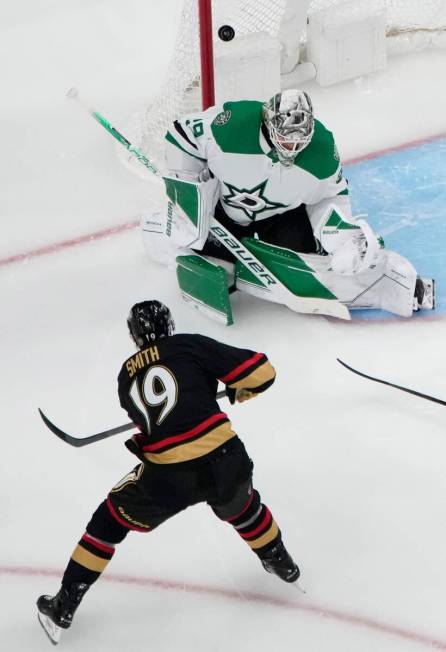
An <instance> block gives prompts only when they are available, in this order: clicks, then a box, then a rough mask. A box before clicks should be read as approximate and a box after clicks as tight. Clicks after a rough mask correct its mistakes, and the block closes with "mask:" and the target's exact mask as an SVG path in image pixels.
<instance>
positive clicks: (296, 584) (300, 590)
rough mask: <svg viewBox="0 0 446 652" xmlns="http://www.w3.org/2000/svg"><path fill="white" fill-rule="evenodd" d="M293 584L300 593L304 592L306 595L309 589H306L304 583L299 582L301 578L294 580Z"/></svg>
mask: <svg viewBox="0 0 446 652" xmlns="http://www.w3.org/2000/svg"><path fill="white" fill-rule="evenodd" d="M291 586H294V588H295V589H296V591H299V593H303V594H304V595H306V593H307V591H306V589H305V588H304V587H303V586H302V584H301V583H300V582H299V580H296V581H295V582H293V583H292V585H291Z"/></svg>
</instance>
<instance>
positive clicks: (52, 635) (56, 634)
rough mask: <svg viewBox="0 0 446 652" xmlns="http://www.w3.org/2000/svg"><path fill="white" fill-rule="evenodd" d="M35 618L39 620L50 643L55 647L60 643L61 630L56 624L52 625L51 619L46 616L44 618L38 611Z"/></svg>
mask: <svg viewBox="0 0 446 652" xmlns="http://www.w3.org/2000/svg"><path fill="white" fill-rule="evenodd" d="M37 618H38V619H39V623H40V624H41V625H42V627H43V629H44V631H45V634H46V635H47V636H48V638H49V639H50V641H51V643H52V644H53V645H57V644H58V643H59V641H60V635H61V633H62V629H61V628H60V627H58V625H56V623H53V621H52V620H51V618H48V616H45V614H42V613H40V611H39V612H38V614H37Z"/></svg>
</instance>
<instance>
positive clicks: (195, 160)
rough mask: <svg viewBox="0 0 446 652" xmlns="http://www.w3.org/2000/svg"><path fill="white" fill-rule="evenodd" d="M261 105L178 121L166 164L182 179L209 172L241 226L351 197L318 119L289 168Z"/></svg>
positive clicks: (229, 106)
mask: <svg viewBox="0 0 446 652" xmlns="http://www.w3.org/2000/svg"><path fill="white" fill-rule="evenodd" d="M262 110H263V104H262V103H261V102H257V101H240V102H226V103H225V104H224V105H223V106H222V107H211V108H210V109H207V110H206V111H203V112H202V113H197V114H194V115H188V116H184V117H183V118H181V119H179V120H176V121H175V122H174V123H173V125H172V127H171V129H169V131H168V132H167V134H166V141H167V142H166V163H167V166H168V168H169V172H170V173H173V174H177V175H178V176H180V177H184V178H187V176H189V178H193V177H194V176H195V177H197V176H198V175H199V174H200V172H201V171H203V170H204V169H205V168H206V167H207V168H209V171H210V172H211V174H212V175H213V176H214V177H216V178H217V179H218V180H219V181H220V202H221V204H222V206H223V208H224V211H225V212H226V214H227V215H228V216H229V217H230V218H231V219H233V220H235V221H236V222H238V223H239V224H242V225H248V224H250V223H251V222H252V221H254V220H261V219H265V218H267V217H271V216H272V215H277V214H280V213H284V212H286V211H288V210H291V209H293V208H297V207H298V206H300V205H301V204H305V205H308V206H313V205H317V204H319V202H321V201H323V200H327V199H330V198H335V197H337V196H339V195H347V194H348V189H347V182H346V180H345V179H344V178H343V176H342V169H341V165H340V161H339V155H338V152H337V149H336V145H335V142H334V138H333V134H332V133H331V132H330V131H328V130H327V129H326V128H325V127H324V125H323V124H322V123H321V122H319V121H318V120H315V129H314V134H313V137H312V140H311V142H310V143H309V144H308V145H307V147H306V148H305V149H304V150H302V151H301V152H300V153H299V154H298V155H297V156H296V158H295V160H294V163H293V165H291V166H290V167H285V166H284V165H282V164H281V163H280V162H279V160H278V158H277V154H276V151H275V149H274V148H273V146H272V143H271V141H270V140H269V137H268V132H267V128H266V126H265V124H264V122H263V118H262Z"/></svg>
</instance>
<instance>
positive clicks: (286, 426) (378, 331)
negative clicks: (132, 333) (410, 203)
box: [0, 0, 446, 652]
mask: <svg viewBox="0 0 446 652" xmlns="http://www.w3.org/2000/svg"><path fill="white" fill-rule="evenodd" d="M179 5H180V2H179V0H175V1H174V0H168V2H165V3H160V2H155V0H150V1H149V0H145V2H142V0H141V1H138V0H127V2H126V3H122V2H119V1H118V0H103V1H99V0H98V1H96V2H94V3H92V2H91V1H87V0H68V1H67V2H65V3H63V4H62V3H60V2H56V1H55V0H52V1H50V0H46V1H44V0H33V1H31V0H26V1H25V0H16V2H14V3H9V5H8V4H6V3H4V4H3V5H2V6H1V7H0V34H1V39H0V78H1V79H2V101H1V103H0V119H1V122H2V146H1V150H0V152H1V153H0V157H1V159H0V166H1V168H0V171H1V180H2V183H1V188H0V207H1V208H0V210H1V217H0V219H1V233H2V237H1V238H0V263H2V261H4V260H5V259H6V258H8V257H11V256H20V255H21V254H26V252H30V251H33V250H36V249H38V248H41V247H46V246H48V245H50V244H57V243H60V242H62V241H69V240H71V239H73V238H78V237H82V236H85V235H88V234H94V233H96V232H99V231H101V230H107V229H109V228H111V227H113V226H120V225H122V224H125V223H127V222H132V221H135V220H137V219H138V216H139V214H140V212H141V211H144V210H147V209H148V208H150V206H151V205H152V201H155V199H156V198H155V194H154V193H155V191H154V188H153V186H152V185H151V184H149V183H148V182H147V181H144V180H143V179H141V178H138V177H135V176H134V175H132V174H131V173H130V172H129V171H128V170H127V169H126V168H124V167H123V166H122V165H121V163H120V162H119V160H118V158H117V157H116V156H115V145H114V143H113V141H112V140H111V138H110V137H109V136H108V135H107V134H106V133H105V131H103V130H102V129H101V128H100V127H99V126H98V125H97V124H95V123H94V121H93V120H91V118H89V117H88V116H87V115H86V114H84V113H83V112H82V111H79V109H78V108H77V107H76V106H75V105H74V104H73V103H70V102H68V101H67V100H65V98H64V94H65V92H66V91H67V90H68V88H69V87H70V86H73V85H77V86H78V87H79V88H80V90H81V92H82V93H83V94H84V95H85V97H86V98H88V100H89V101H90V102H91V103H92V104H94V106H95V108H97V109H98V110H99V111H101V112H102V113H104V114H105V115H106V117H108V118H109V119H110V120H111V121H112V122H113V123H114V124H115V125H116V126H117V127H118V128H119V127H121V125H125V124H126V122H127V121H128V119H129V116H131V115H132V113H133V112H135V111H138V110H139V109H140V107H141V106H142V105H143V103H144V102H145V101H146V99H148V98H149V97H150V95H151V93H152V92H154V91H155V90H156V88H157V84H158V83H159V81H160V79H161V76H162V73H163V71H164V70H165V66H166V61H167V58H168V57H169V53H170V49H171V47H172V40H173V35H174V33H175V29H176V22H177V20H178V8H179ZM445 70H446V54H445V53H444V52H430V53H424V54H422V53H420V54H416V55H411V56H407V57H406V56H404V57H399V58H395V59H391V60H390V62H389V66H388V68H387V70H386V71H384V72H383V73H380V74H377V75H373V76H371V77H370V78H367V79H363V80H356V81H354V82H347V83H345V84H342V85H340V86H338V87H336V88H330V89H319V88H317V87H316V86H315V85H314V84H310V85H308V88H309V90H310V91H311V93H312V95H313V98H314V102H315V106H316V109H317V112H318V115H319V117H320V118H321V119H323V120H324V121H325V122H326V123H327V124H328V125H329V126H330V127H331V128H332V129H333V131H334V132H335V134H336V137H337V141H338V143H339V147H340V150H341V153H342V156H343V158H344V159H347V158H352V157H356V156H360V155H363V154H366V153H369V152H371V151H374V150H377V149H382V148H386V147H390V146H395V145H398V144H401V143H404V142H407V141H412V140H415V139H418V138H424V137H428V136H431V135H433V134H435V133H442V132H444V131H446V128H445V122H444V121H445V115H446V111H445V108H446V107H445V103H446V93H445V91H444V87H443V82H444V75H445ZM426 255H428V252H426ZM0 292H1V318H0V347H1V361H2V369H3V373H2V385H1V397H2V411H1V419H2V434H3V454H2V456H1V462H0V470H1V479H2V492H1V497H0V506H1V542H2V545H1V547H0V586H1V603H2V609H1V610H0V641H1V643H0V648H1V649H2V650H8V652H28V651H32V652H34V651H36V652H37V651H40V650H48V649H49V647H48V646H49V645H50V644H49V642H48V641H47V640H46V638H45V637H44V634H43V632H42V631H41V629H40V627H39V626H38V624H37V618H36V610H35V604H34V603H35V599H36V597H37V596H38V595H39V594H40V593H42V592H54V591H56V590H57V588H58V584H59V578H60V574H61V572H62V571H63V569H64V567H65V565H66V562H67V560H68V557H69V555H70V553H71V551H72V549H73V547H74V546H75V544H76V542H77V540H78V539H79V537H80V536H81V534H82V532H83V528H84V526H85V524H86V522H87V521H88V519H89V517H90V514H91V513H92V511H93V510H94V509H95V507H96V505H97V504H98V503H99V501H101V500H102V499H103V497H104V495H105V493H106V492H107V490H108V489H109V488H110V487H111V486H112V485H113V484H114V483H115V482H116V481H117V480H118V479H119V478H120V477H121V476H122V475H124V473H126V472H127V471H128V470H129V469H130V468H131V466H132V465H133V458H131V457H130V456H129V455H128V453H127V452H126V451H125V449H124V447H123V444H122V441H123V439H124V436H123V437H116V438H114V439H111V440H108V441H107V442H102V443H98V444H95V445H92V446H89V447H86V448H84V449H79V450H77V449H73V448H70V447H69V446H67V445H65V444H63V443H62V442H59V441H58V440H57V439H56V438H55V437H54V436H53V435H52V434H51V433H50V432H49V431H48V430H47V429H46V428H45V427H44V425H43V424H42V423H41V422H40V420H39V418H38V415H37V407H38V406H40V407H41V408H42V409H44V410H45V411H47V413H48V414H49V415H50V416H51V417H52V418H53V419H54V421H55V422H56V423H57V424H59V425H60V426H62V427H64V428H66V429H67V430H69V431H70V432H72V433H73V434H91V433H93V432H97V431H98V430H101V429H104V428H107V427H111V426H113V425H118V424H120V423H124V422H125V421H126V420H127V417H126V415H125V414H124V413H123V412H122V410H121V409H120V407H119V404H118V400H117V396H116V381H115V378H116V374H117V372H118V370H119V367H120V365H121V363H122V361H123V359H124V358H125V357H126V356H128V355H129V354H130V353H131V352H132V346H131V343H130V341H129V339H128V336H127V332H126V327H125V317H126V315H127V312H128V309H129V307H130V305H131V304H132V303H134V302H135V301H137V300H140V299H143V298H150V297H156V298H159V299H161V300H163V301H165V302H166V303H167V304H168V305H169V306H170V307H171V309H172V311H173V313H174V317H175V321H176V323H177V327H178V330H180V331H192V332H194V331H199V332H202V333H205V334H207V335H211V336H214V337H216V338H220V339H222V340H225V341H228V342H231V343H233V344H235V345H237V344H240V345H242V346H246V345H249V346H251V347H252V348H255V349H257V350H260V351H265V352H267V353H268V355H269V356H270V358H271V360H272V362H273V364H274V365H275V366H276V368H277V371H278V379H277V382H276V384H275V385H274V386H273V387H272V388H271V390H270V391H269V392H268V393H267V394H265V396H263V397H261V398H259V399H257V400H256V401H252V402H250V403H248V404H244V405H241V406H238V407H232V408H230V409H228V406H227V404H225V403H224V402H222V409H228V411H229V413H230V415H231V418H232V421H233V424H234V426H235V428H236V430H237V431H238V432H239V434H240V436H241V437H242V438H243V440H244V441H245V444H246V446H247V448H248V450H249V452H250V454H251V455H252V456H253V458H254V460H255V479H256V482H255V484H256V486H257V487H258V489H259V490H260V491H261V494H262V496H263V498H264V500H265V502H266V503H267V504H268V505H269V506H270V508H271V510H272V511H273V513H274V515H275V517H276V519H277V521H278V522H279V524H280V527H281V529H282V531H283V535H284V539H285V542H286V544H287V546H288V547H289V549H290V551H291V552H292V553H293V555H294V556H295V558H296V560H297V561H298V562H299V564H300V566H301V568H302V576H303V580H302V581H303V583H304V584H305V586H306V589H307V594H306V596H302V595H301V594H299V593H298V592H297V591H296V590H295V589H294V588H293V587H290V586H287V585H285V584H283V583H281V582H280V581H279V580H277V579H276V578H274V577H272V576H269V575H266V574H265V573H264V572H263V570H262V569H261V567H260V565H259V563H258V561H257V560H256V559H255V557H254V556H253V555H252V553H251V552H250V551H249V549H248V548H247V547H246V546H245V545H244V544H243V543H242V542H241V541H240V540H239V539H238V537H237V536H236V535H235V534H234V532H233V531H232V529H231V528H230V527H229V526H227V525H225V524H223V523H221V522H219V521H217V520H216V519H215V517H214V516H213V515H212V514H211V513H210V512H209V510H208V509H207V508H206V507H204V506H198V507H194V508H192V509H190V510H188V511H187V512H186V513H184V514H182V515H180V516H178V517H177V518H175V519H173V520H171V521H169V522H168V523H166V524H165V525H163V526H162V527H161V528H159V529H158V530H157V531H156V532H154V533H153V534H150V535H138V534H131V535H129V537H128V539H127V540H126V541H125V542H124V543H123V544H122V546H121V547H120V548H119V550H118V552H117V554H116V556H115V558H114V560H113V562H112V564H111V565H110V567H109V569H108V570H107V573H106V575H105V576H104V578H103V579H102V580H100V581H99V582H98V583H97V584H96V585H95V587H94V589H92V591H91V593H90V594H88V595H87V597H86V598H85V602H84V603H83V605H82V607H81V609H80V610H79V612H78V615H77V618H76V622H75V625H74V626H73V627H72V629H71V630H70V631H69V632H67V633H66V635H65V636H64V638H63V640H62V642H61V644H60V645H61V646H62V647H61V649H66V650H82V652H90V651H91V652H100V651H102V650H103V651H104V652H105V651H107V652H117V651H120V650H122V649H123V648H124V647H125V648H126V649H128V650H136V649H145V648H147V649H150V650H156V651H157V652H171V651H172V652H173V651H177V650H185V651H188V652H189V651H192V650H193V651H194V652H201V651H203V652H204V651H206V652H210V651H213V652H223V651H224V650H228V649H231V650H236V651H239V650H240V651H242V650H243V651H244V652H245V651H246V652H251V651H252V652H254V651H256V652H257V651H259V652H263V651H266V650H271V649H274V650H287V651H288V650H302V651H305V652H357V651H358V650H360V651H361V652H371V651H374V652H375V651H378V650H379V652H400V651H401V652H410V651H411V650H414V651H416V650H423V649H427V648H429V646H430V647H431V649H445V650H446V617H445V611H446V610H445V597H444V589H445V585H446V545H445V540H446V520H445V507H446V505H445V502H446V501H445V496H446V473H445V466H446V461H445V460H446V427H445V424H446V410H445V408H444V407H442V406H436V405H434V404H433V403H428V402H425V401H422V400H420V399H417V398H415V397H411V396H409V395H407V394H403V393H401V392H397V391H396V390H392V389H390V388H386V387H383V386H381V385H377V384H373V383H370V382H368V381H366V380H362V379H360V378H358V377H356V376H354V375H352V374H350V373H349V372H347V371H345V370H344V369H343V368H341V367H340V366H339V365H338V363H337V362H336V357H340V358H343V359H345V360H346V361H347V362H349V363H351V364H353V365H356V366H358V367H359V368H361V369H363V370H365V371H367V372H369V373H372V374H376V375H378V376H381V377H386V378H389V379H391V380H393V381H394V382H397V383H400V384H403V385H409V386H411V387H414V388H416V389H419V390H420V391H422V392H423V391H424V392H426V393H429V394H433V395H436V396H440V397H446V380H445V375H444V368H445V354H444V345H443V342H444V337H445V321H444V319H441V318H439V319H434V320H425V321H421V320H418V321H395V322H386V323H377V322H373V323H364V322H361V323H357V322H356V323H340V322H335V321H332V320H328V319H324V318H311V317H306V316H302V315H297V314H294V313H291V312H290V311H288V310H287V309H285V308H283V307H281V306H277V305H273V304H267V303H262V302H260V301H258V300H255V299H252V298H250V297H248V296H238V295H235V296H234V297H233V307H234V313H235V317H236V324H235V325H234V326H233V327H231V328H229V329H228V328H225V327H223V326H219V325H216V324H215V323H213V322H210V321H207V320H206V319H205V318H204V317H201V316H200V315H199V314H198V313H196V312H194V311H191V310H190V308H188V307H187V306H186V305H184V304H183V303H182V301H181V299H180V297H179V294H178V291H177V288H176V281H175V279H174V276H173V274H172V273H170V272H167V271H166V270H165V269H163V268H161V267H159V266H157V265H155V264H152V263H150V261H149V260H148V259H147V258H146V257H145V255H144V252H143V249H142V245H141V242H140V238H139V234H138V233H137V230H136V229H130V230H124V231H121V232H119V233H117V234H115V235H109V236H107V237H105V238H101V239H94V238H92V240H91V242H84V243H83V244H79V245H78V246H76V247H68V246H66V247H61V248H60V249H58V250H57V251H55V252H54V253H50V254H47V255H42V256H35V255H32V256H30V257H29V258H27V259H24V260H18V262H16V263H13V264H2V265H0ZM107 577H108V578H109V580H107ZM118 577H121V579H123V581H122V583H120V584H116V582H113V581H111V580H116V579H117V578H118ZM138 580H139V582H140V583H139V584H138Z"/></svg>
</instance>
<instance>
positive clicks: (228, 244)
mask: <svg viewBox="0 0 446 652" xmlns="http://www.w3.org/2000/svg"><path fill="white" fill-rule="evenodd" d="M67 97H68V98H69V99H72V100H76V101H77V102H78V104H79V105H80V106H81V107H82V108H83V109H84V110H85V111H87V113H88V114H89V115H91V116H92V117H93V118H94V119H95V120H96V121H97V122H99V124H100V125H102V126H103V127H104V129H105V130H106V131H108V133H109V134H110V135H112V136H113V138H116V140H117V141H118V142H119V143H121V145H123V146H124V147H125V148H126V149H127V150H128V151H129V152H130V153H131V154H133V155H134V156H136V158H137V159H138V161H139V162H140V163H141V164H142V165H144V167H146V168H147V169H148V170H150V172H152V173H153V174H154V175H155V176H157V177H162V174H161V172H160V171H159V170H158V168H157V167H156V165H155V164H154V163H153V162H152V161H151V160H150V159H149V158H147V156H145V155H144V154H143V153H142V152H141V150H140V149H138V148H137V147H135V146H134V145H132V144H131V143H130V141H129V140H127V138H125V136H123V135H122V134H121V133H120V132H119V131H118V130H117V129H115V127H113V126H112V124H111V123H110V122H109V121H108V120H106V118H104V117H103V116H102V115H101V114H100V113H99V112H98V111H95V110H93V109H91V108H89V107H88V106H87V104H85V103H84V102H83V101H82V100H81V98H80V96H79V91H78V90H77V88H74V87H73V88H70V90H69V91H68V92H67ZM209 230H210V232H212V234H213V235H214V236H215V237H216V238H217V240H218V241H219V242H221V244H222V245H223V246H224V247H225V248H226V249H227V250H228V251H230V252H231V253H232V255H233V256H234V257H235V258H237V259H238V260H239V261H240V262H241V263H242V264H243V265H244V266H245V267H246V269H248V270H249V271H250V272H251V274H253V275H254V276H255V277H256V278H257V280H258V281H260V283H261V284H262V286H263V288H265V289H266V291H267V292H270V293H271V295H273V296H275V297H276V298H277V300H278V302H279V303H283V304H284V305H286V306H287V307H288V308H290V309H291V310H294V311H296V312H301V313H307V314H308V313H310V314H320V315H329V316H331V317H338V318H339V319H351V317H350V312H349V310H348V308H347V307H346V306H345V305H344V304H342V303H341V302H340V301H338V300H336V299H318V298H311V297H300V296H298V295H297V294H294V293H293V292H291V290H289V289H288V288H287V287H286V286H285V285H284V284H283V283H282V282H281V281H280V280H279V279H278V278H277V277H276V276H275V275H274V274H273V273H272V272H271V271H270V270H269V269H268V268H267V267H265V265H263V263H261V262H260V260H259V259H258V258H257V257H256V256H254V255H253V254H252V253H251V252H250V251H249V250H248V249H247V248H246V247H245V246H244V245H243V244H242V243H241V242H240V241H239V240H237V238H235V237H234V236H233V235H232V233H230V232H229V231H228V230H227V229H226V228H224V227H223V226H222V225H221V224H220V222H218V220H216V219H215V217H212V218H211V221H210V227H209Z"/></svg>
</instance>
